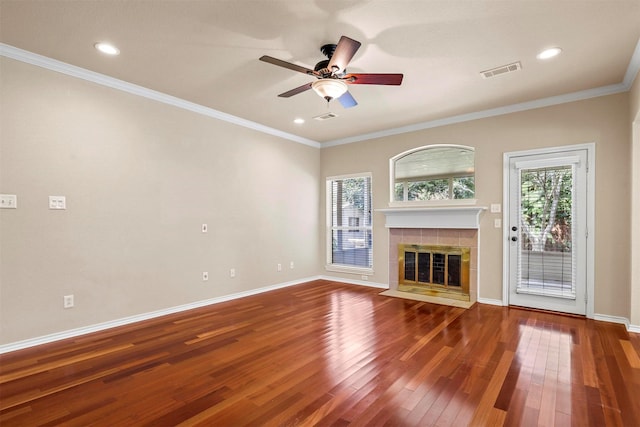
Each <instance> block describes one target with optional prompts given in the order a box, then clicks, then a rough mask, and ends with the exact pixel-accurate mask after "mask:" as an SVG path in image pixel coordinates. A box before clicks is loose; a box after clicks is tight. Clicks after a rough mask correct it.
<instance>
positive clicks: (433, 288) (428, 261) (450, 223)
mask: <svg viewBox="0 0 640 427" xmlns="http://www.w3.org/2000/svg"><path fill="white" fill-rule="evenodd" d="M485 209H486V208H484V207H480V206H456V207H443V208H435V207H434V208H391V209H378V211H379V212H382V213H384V214H385V217H386V227H387V229H388V230H389V290H388V291H386V292H387V294H388V295H390V296H402V295H416V296H419V297H420V298H428V299H429V300H430V301H431V300H440V301H442V303H444V304H447V302H446V301H451V302H452V303H455V304H458V303H460V304H465V305H461V307H462V306H463V307H469V306H470V305H472V304H473V303H475V302H476V301H477V298H478V264H479V255H480V254H479V252H478V246H479V229H480V214H481V213H482V211H484V210H485ZM427 254H428V255H427ZM407 257H408V258H411V259H412V262H411V263H409V266H408V267H407V265H406V261H407ZM414 266H415V267H414ZM427 266H428V267H427Z"/></svg>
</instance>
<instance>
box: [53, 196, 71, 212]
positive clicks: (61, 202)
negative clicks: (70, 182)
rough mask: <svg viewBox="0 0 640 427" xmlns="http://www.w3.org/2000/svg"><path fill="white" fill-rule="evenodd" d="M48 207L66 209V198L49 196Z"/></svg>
mask: <svg viewBox="0 0 640 427" xmlns="http://www.w3.org/2000/svg"><path fill="white" fill-rule="evenodd" d="M49 209H54V210H64V209H67V198H66V197H65V196H49Z"/></svg>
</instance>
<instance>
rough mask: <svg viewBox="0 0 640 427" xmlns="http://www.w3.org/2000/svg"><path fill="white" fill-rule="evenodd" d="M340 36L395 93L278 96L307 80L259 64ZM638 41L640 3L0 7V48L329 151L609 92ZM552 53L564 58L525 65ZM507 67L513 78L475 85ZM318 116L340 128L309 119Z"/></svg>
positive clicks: (108, 1) (212, 0)
mask: <svg viewBox="0 0 640 427" xmlns="http://www.w3.org/2000/svg"><path fill="white" fill-rule="evenodd" d="M341 35H346V36H348V37H351V38H353V39H356V40H358V41H360V42H362V47H361V48H360V50H359V51H358V52H357V53H356V55H355V56H354V58H353V60H352V61H351V63H350V65H349V67H348V68H347V69H348V71H350V72H368V73H404V81H403V83H402V86H365V85H358V86H355V85H352V86H350V92H351V94H352V95H353V96H354V98H355V99H356V100H357V101H358V103H359V105H358V106H356V107H354V108H350V109H343V108H342V107H341V106H340V104H339V103H338V102H335V101H334V102H331V104H330V105H329V106H327V104H326V102H325V101H324V100H323V99H321V98H320V97H319V96H318V95H316V94H315V93H314V92H313V91H307V92H304V93H301V94H299V95H296V96H294V97H292V98H288V99H287V98H279V97H278V96H277V95H278V94H280V93H282V92H285V91H287V90H289V89H292V88H294V87H297V86H300V85H302V84H304V83H306V82H309V81H311V80H313V78H309V77H308V76H306V75H304V74H301V73H296V72H293V71H290V70H287V69H284V68H280V67H276V66H274V65H271V64H267V63H264V62H261V61H259V60H258V58H259V57H260V56H262V55H270V56H273V57H276V58H279V59H282V60H285V61H290V62H293V63H295V64H299V65H302V66H305V67H309V68H313V66H314V65H315V64H316V62H318V61H320V60H322V59H325V58H323V56H322V54H321V52H320V51H319V48H320V46H321V45H323V44H326V43H337V41H338V39H339V38H340V36H341ZM639 39H640V0H581V1H565V0H545V1H541V0H504V1H500V0H475V1H456V0H446V1H431V0H422V1H409V0H350V1H347V0H342V1H340V0H336V1H323V0H314V1H310V0H283V1H275V0H274V1H268V0H254V1H246V0H209V1H206V0H201V1H190V0H182V1H177V0H176V1H168V0H155V1H151V0H145V1H143V0H129V1H123V0H122V1H120V0H119V1H115V0H102V1H98V0H93V1H90V0H86V1H85V0H75V1H74V0H47V1H36V0H22V1H18V0H14V1H11V0H0V41H1V42H2V43H4V44H6V45H9V46H13V47H17V48H20V49H24V50H27V51H29V52H33V53H36V54H40V55H44V56H46V57H49V58H53V59H56V60H59V61H63V62H65V63H69V64H72V65H76V66H79V67H82V68H85V69H88V70H92V71H95V72H98V73H102V74H106V75H108V76H112V77H115V78H117V79H121V80H124V81H127V82H130V83H133V84H136V85H140V86H142V87H145V88H149V89H153V90H155V91H159V92H162V93H165V94H168V95H172V96H175V97H178V98H181V99H184V100H186V101H190V102H193V103H196V104H199V105H202V106H205V107H209V108H212V109H215V110H218V111H220V112H223V113H227V114H231V115H234V116H237V117H240V118H242V119H246V120H250V121H252V122H256V123H259V124H261V125H265V126H268V127H270V128H274V129H277V130H279V131H282V132H286V133H289V134H293V135H296V136H299V137H302V138H307V139H310V140H313V141H318V142H321V143H323V142H324V143H325V144H327V145H331V144H335V143H339V142H341V141H342V142H344V141H348V140H352V139H357V138H358V136H361V135H363V134H370V133H376V132H381V131H385V130H389V129H396V128H399V127H406V126H412V125H416V124H418V126H419V124H423V123H425V122H426V123H429V122H433V121H439V120H442V119H447V118H451V117H455V116H460V115H468V114H470V113H476V112H480V111H485V110H490V109H496V108H499V107H504V106H511V105H514V104H521V103H528V102H531V101H536V100H540V99H544V98H549V97H555V96H559V95H566V94H572V93H575V92H581V91H586V90H592V89H596V88H607V87H610V86H611V85H618V86H616V87H620V85H621V83H622V82H623V80H624V78H625V73H626V72H627V69H628V68H629V66H630V62H631V59H632V57H633V55H634V50H635V49H636V45H637V43H638V40H639ZM97 41H110V42H112V43H114V44H115V45H117V46H118V48H119V49H120V50H121V54H120V55H119V56H117V57H107V56H105V55H104V54H100V53H98V52H97V51H96V50H95V49H94V48H93V45H94V43H95V42H97ZM551 46H559V47H561V48H562V49H563V53H562V55H561V56H559V57H557V58H555V59H552V60H548V61H541V60H538V59H536V54H537V53H538V52H539V51H540V50H542V49H543V48H547V47H551ZM515 61H520V62H521V64H522V70H521V71H517V72H514V73H509V74H506V75H502V76H499V77H495V78H492V79H483V78H482V77H481V76H480V71H483V70H487V69H490V68H494V67H497V66H500V65H504V64H508V63H511V62H515ZM610 91H611V90H610ZM328 111H332V112H334V113H337V114H338V116H339V117H337V118H333V119H330V120H326V121H316V120H313V119H312V117H314V116H317V115H320V114H324V113H327V112H328ZM296 117H301V118H304V119H305V120H306V122H305V123H304V124H302V125H297V124H294V123H293V119H294V118H296Z"/></svg>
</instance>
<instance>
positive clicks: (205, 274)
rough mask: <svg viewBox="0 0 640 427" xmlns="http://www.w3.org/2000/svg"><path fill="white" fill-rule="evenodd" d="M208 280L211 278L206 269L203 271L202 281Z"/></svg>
mask: <svg viewBox="0 0 640 427" xmlns="http://www.w3.org/2000/svg"><path fill="white" fill-rule="evenodd" d="M207 280H209V273H208V272H206V271H203V272H202V281H203V282H206V281H207Z"/></svg>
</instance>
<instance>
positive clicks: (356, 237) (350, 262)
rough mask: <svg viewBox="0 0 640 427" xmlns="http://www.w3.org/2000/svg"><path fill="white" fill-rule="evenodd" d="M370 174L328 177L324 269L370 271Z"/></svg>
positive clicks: (371, 259)
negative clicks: (325, 264)
mask: <svg viewBox="0 0 640 427" xmlns="http://www.w3.org/2000/svg"><path fill="white" fill-rule="evenodd" d="M372 231H373V230H372V226H371V175H370V174H359V175H349V176H341V177H331V178H328V179H327V269H329V270H333V271H354V272H358V273H368V274H371V273H372V272H373V271H372V265H373V256H372V255H373V254H372V248H373V245H372V244H373V238H372Z"/></svg>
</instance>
